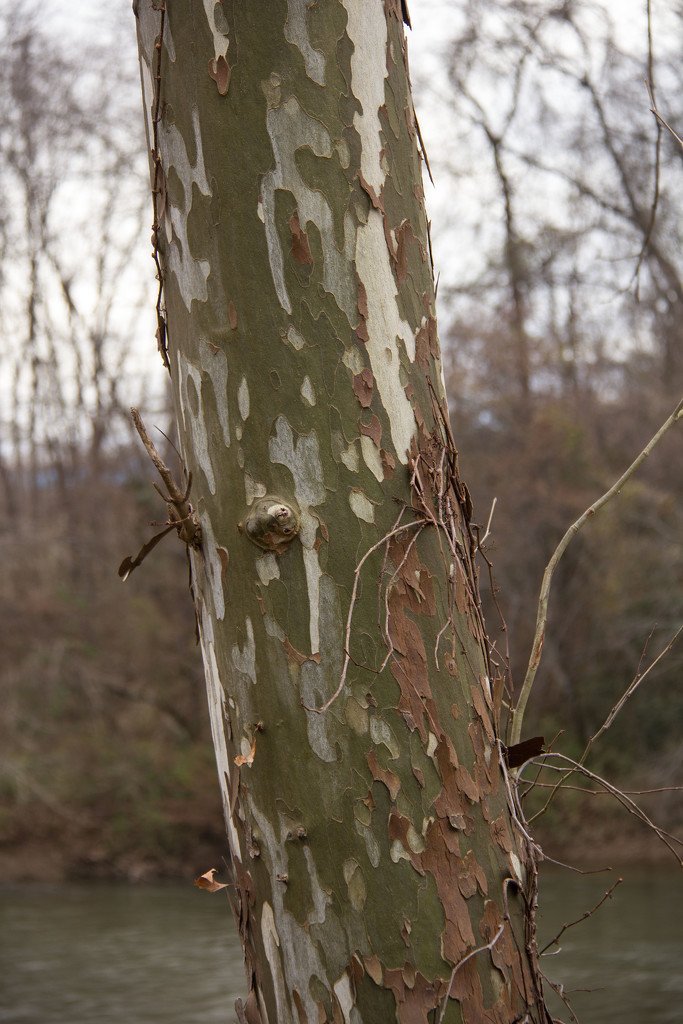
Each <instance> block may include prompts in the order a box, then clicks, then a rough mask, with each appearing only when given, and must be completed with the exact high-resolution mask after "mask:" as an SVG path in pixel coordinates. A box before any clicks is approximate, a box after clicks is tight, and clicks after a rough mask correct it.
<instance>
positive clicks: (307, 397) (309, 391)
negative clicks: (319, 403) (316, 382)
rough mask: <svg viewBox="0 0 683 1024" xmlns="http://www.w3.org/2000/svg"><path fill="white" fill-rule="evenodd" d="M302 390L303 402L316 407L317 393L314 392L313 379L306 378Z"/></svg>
mask: <svg viewBox="0 0 683 1024" xmlns="http://www.w3.org/2000/svg"><path fill="white" fill-rule="evenodd" d="M300 390H301V397H302V399H303V401H304V402H306V404H307V405H310V406H314V405H315V402H316V398H315V391H314V390H313V385H312V384H311V378H310V377H308V376H306V377H304V382H303V384H302V385H301V389H300Z"/></svg>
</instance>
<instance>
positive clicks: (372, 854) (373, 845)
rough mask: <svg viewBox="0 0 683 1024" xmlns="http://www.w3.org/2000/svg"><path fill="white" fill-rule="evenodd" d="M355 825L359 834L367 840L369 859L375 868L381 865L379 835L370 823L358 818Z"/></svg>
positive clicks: (366, 848) (366, 847) (366, 846)
mask: <svg viewBox="0 0 683 1024" xmlns="http://www.w3.org/2000/svg"><path fill="white" fill-rule="evenodd" d="M353 827H354V828H355V830H356V832H357V833H358V835H359V836H360V837H361V839H363V840H364V842H365V850H366V853H367V855H368V860H369V861H370V863H371V864H372V866H373V868H376V867H379V858H380V849H379V843H378V842H377V837H376V836H375V833H374V832H373V830H372V828H371V827H370V826H369V825H366V824H365V822H363V821H359V820H358V818H355V819H354V822H353Z"/></svg>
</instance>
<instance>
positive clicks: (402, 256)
mask: <svg viewBox="0 0 683 1024" xmlns="http://www.w3.org/2000/svg"><path fill="white" fill-rule="evenodd" d="M414 242H415V235H414V234H413V228H412V225H411V223H410V221H409V220H404V221H403V222H402V223H401V224H400V225H399V227H397V228H396V279H397V281H398V286H399V288H401V287H402V286H403V283H404V281H405V279H406V277H407V276H408V246H409V245H410V244H411V243H414Z"/></svg>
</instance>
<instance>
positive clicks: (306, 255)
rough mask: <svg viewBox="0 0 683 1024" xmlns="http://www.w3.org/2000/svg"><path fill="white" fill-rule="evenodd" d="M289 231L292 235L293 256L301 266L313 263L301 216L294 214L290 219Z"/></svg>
mask: <svg viewBox="0 0 683 1024" xmlns="http://www.w3.org/2000/svg"><path fill="white" fill-rule="evenodd" d="M289 230H290V232H291V234H292V250H291V251H292V256H293V257H294V259H295V260H296V262H297V263H299V264H301V266H305V265H307V264H311V263H313V257H312V256H311V247H310V245H309V244H308V235H307V234H306V232H305V231H304V229H303V228H302V226H301V222H300V220H299V215H298V214H297V213H293V214H292V216H291V217H290V218H289Z"/></svg>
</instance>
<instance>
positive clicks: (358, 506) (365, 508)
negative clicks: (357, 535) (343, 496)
mask: <svg viewBox="0 0 683 1024" xmlns="http://www.w3.org/2000/svg"><path fill="white" fill-rule="evenodd" d="M349 505H350V506H351V509H352V511H353V514H354V515H355V516H358V518H359V519H362V520H363V522H365V523H374V521H375V506H374V505H373V504H372V502H371V501H370V499H369V498H366V496H365V495H364V494H363V492H362V491H359V490H358V489H357V488H354V489H353V490H352V491H349Z"/></svg>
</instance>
